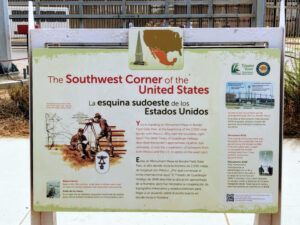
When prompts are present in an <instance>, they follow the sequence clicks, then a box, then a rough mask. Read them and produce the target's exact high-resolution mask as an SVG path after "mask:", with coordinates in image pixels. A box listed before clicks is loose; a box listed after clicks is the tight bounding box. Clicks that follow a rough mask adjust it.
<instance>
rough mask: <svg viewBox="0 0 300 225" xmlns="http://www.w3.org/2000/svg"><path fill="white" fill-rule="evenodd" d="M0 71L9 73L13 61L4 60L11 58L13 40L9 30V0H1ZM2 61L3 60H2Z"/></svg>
mask: <svg viewBox="0 0 300 225" xmlns="http://www.w3.org/2000/svg"><path fill="white" fill-rule="evenodd" d="M0 15H2V18H1V19H0V71H1V68H3V70H4V71H3V72H4V73H7V72H9V71H10V69H11V62H3V61H6V60H8V59H11V41H10V32H9V15H8V2H7V0H1V1H0ZM1 61H2V62H1Z"/></svg>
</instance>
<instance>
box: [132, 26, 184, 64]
mask: <svg viewBox="0 0 300 225" xmlns="http://www.w3.org/2000/svg"><path fill="white" fill-rule="evenodd" d="M129 67H130V69H136V70H156V69H159V70H160V69H162V70H179V69H182V68H183V32H182V29H180V28H161V27H160V28H131V29H130V30H129Z"/></svg>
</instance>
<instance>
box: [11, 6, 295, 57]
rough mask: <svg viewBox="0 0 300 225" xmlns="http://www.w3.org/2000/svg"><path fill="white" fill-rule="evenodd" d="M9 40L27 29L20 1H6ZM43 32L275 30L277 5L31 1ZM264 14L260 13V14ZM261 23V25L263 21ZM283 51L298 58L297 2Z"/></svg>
mask: <svg viewBox="0 0 300 225" xmlns="http://www.w3.org/2000/svg"><path fill="white" fill-rule="evenodd" d="M8 1H9V13H10V19H11V23H10V24H11V26H10V27H11V36H12V37H13V38H18V37H24V36H22V35H18V34H16V29H17V25H18V24H26V23H27V16H28V10H27V4H28V1H24V0H8ZM33 2H34V9H35V19H36V22H37V23H38V24H39V25H40V26H41V27H42V28H54V27H55V28H125V27H128V26H129V24H133V25H134V26H166V25H170V26H192V27H255V26H263V25H264V26H270V27H275V26H278V23H279V11H280V0H64V1H61V0H35V1H33ZM264 9H265V10H264ZM264 14H265V20H264V21H263V18H264V17H263V15H264ZM286 31H287V32H286V34H287V39H286V43H287V48H288V49H290V50H291V51H296V52H300V0H286Z"/></svg>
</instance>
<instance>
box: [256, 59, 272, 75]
mask: <svg viewBox="0 0 300 225" xmlns="http://www.w3.org/2000/svg"><path fill="white" fill-rule="evenodd" d="M270 71H271V67H270V65H269V64H268V63H266V62H261V63H259V64H258V65H257V66H256V72H257V73H258V74H259V75H260V76H267V75H268V74H269V73H270Z"/></svg>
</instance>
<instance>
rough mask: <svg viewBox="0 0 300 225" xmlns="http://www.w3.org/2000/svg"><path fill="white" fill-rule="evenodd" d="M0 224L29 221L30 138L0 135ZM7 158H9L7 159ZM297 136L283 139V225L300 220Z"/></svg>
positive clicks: (245, 221) (212, 217)
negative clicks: (7, 137)
mask: <svg viewBox="0 0 300 225" xmlns="http://www.w3.org/2000/svg"><path fill="white" fill-rule="evenodd" d="M0 147H1V148H0V151H1V158H0V177H1V179H0V187H1V191H0V199H1V201H0V225H19V224H22V225H23V224H24V225H30V213H29V212H30V211H29V210H30V209H29V207H30V198H29V196H30V190H29V141H28V139H0ZM8 159H9V160H8ZM298 171H300V139H299V140H296V139H286V140H285V141H284V155H283V202H282V205H283V210H282V214H283V216H282V218H283V219H282V225H299V224H300V222H299V221H300V213H299V212H300V192H299V190H300V176H299V172H298ZM228 221H229V223H227V222H226V219H225V216H224V214H213V213H211V214H207V213H203V214H193V213H192V214H182V213H175V214H174V213H57V222H58V225H85V224H86V225H91V224H93V225H96V224H101V225H103V224H106V225H153V224H155V225H169V224H170V225H171V224H172V225H185V224H186V225H228V224H229V225H253V221H254V215H253V214H228Z"/></svg>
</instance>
